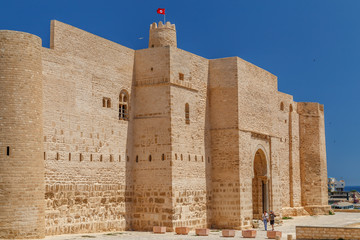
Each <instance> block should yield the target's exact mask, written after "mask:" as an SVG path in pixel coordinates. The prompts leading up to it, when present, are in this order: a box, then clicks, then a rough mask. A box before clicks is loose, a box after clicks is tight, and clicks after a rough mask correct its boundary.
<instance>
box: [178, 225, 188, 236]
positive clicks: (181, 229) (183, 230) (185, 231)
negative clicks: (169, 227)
mask: <svg viewBox="0 0 360 240" xmlns="http://www.w3.org/2000/svg"><path fill="white" fill-rule="evenodd" d="M189 231H190V228H188V227H176V228H175V232H176V234H179V235H188V234H189Z"/></svg>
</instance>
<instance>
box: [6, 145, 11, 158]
mask: <svg viewBox="0 0 360 240" xmlns="http://www.w3.org/2000/svg"><path fill="white" fill-rule="evenodd" d="M6 155H7V156H10V147H9V146H7V147H6Z"/></svg>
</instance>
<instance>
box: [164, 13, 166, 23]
mask: <svg viewBox="0 0 360 240" xmlns="http://www.w3.org/2000/svg"><path fill="white" fill-rule="evenodd" d="M165 16H166V14H164V24H165Z"/></svg>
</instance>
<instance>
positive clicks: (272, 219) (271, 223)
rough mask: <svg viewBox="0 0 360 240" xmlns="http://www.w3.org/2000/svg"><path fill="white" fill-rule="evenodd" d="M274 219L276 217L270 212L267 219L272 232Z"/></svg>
mask: <svg viewBox="0 0 360 240" xmlns="http://www.w3.org/2000/svg"><path fill="white" fill-rule="evenodd" d="M275 217H276V215H275V213H274V212H273V211H270V214H269V218H270V225H271V228H272V229H271V230H272V231H274V224H275Z"/></svg>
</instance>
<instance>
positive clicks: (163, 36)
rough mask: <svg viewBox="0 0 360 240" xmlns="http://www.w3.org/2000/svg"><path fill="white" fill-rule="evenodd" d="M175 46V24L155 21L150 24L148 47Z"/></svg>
mask: <svg viewBox="0 0 360 240" xmlns="http://www.w3.org/2000/svg"><path fill="white" fill-rule="evenodd" d="M166 46H171V47H177V42H176V29H175V24H171V23H170V22H166V23H165V24H163V23H162V22H161V21H160V22H159V24H156V23H155V22H154V23H152V24H151V25H150V36H149V48H154V47H166Z"/></svg>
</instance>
